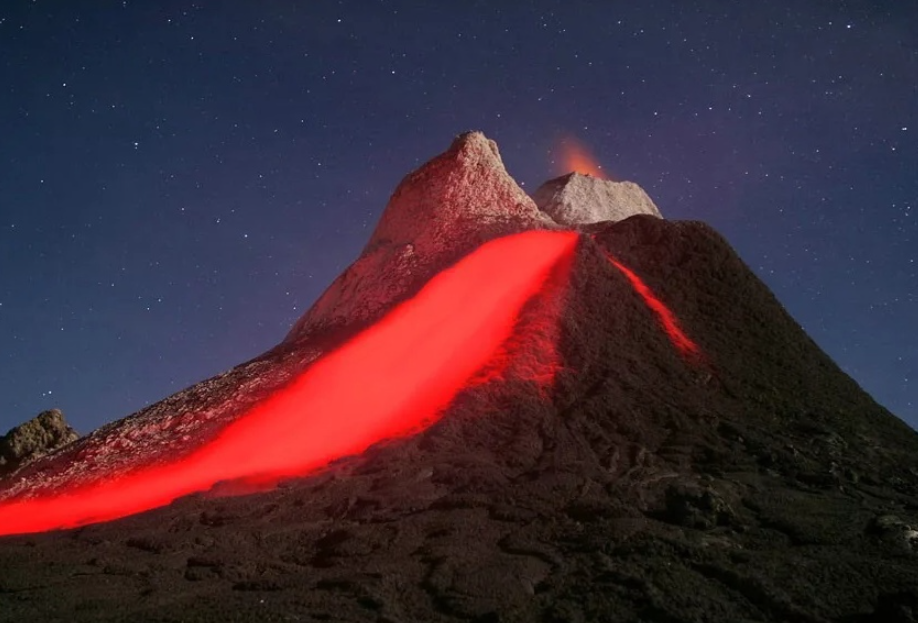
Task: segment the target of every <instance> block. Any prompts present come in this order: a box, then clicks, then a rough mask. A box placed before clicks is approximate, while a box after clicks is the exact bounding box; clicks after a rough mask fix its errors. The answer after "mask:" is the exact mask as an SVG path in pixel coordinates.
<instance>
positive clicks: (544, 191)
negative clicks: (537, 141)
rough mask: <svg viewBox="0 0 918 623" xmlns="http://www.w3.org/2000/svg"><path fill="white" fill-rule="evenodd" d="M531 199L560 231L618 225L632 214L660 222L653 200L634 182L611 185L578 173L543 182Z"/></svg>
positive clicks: (608, 181) (661, 216)
mask: <svg viewBox="0 0 918 623" xmlns="http://www.w3.org/2000/svg"><path fill="white" fill-rule="evenodd" d="M532 198H533V200H534V201H535V203H536V205H537V206H538V207H539V209H540V210H542V211H543V212H545V214H547V215H548V216H549V217H551V218H552V219H553V220H554V221H555V222H557V223H558V224H559V225H562V226H564V227H572V228H577V227H579V226H582V225H590V224H592V223H599V222H602V221H621V220H624V219H626V218H628V217H629V216H634V215H635V214H650V215H651V216H656V217H658V218H663V215H662V214H660V210H659V209H657V206H656V205H654V203H653V200H651V198H650V197H649V196H647V193H646V192H644V189H642V188H641V187H640V186H638V185H637V184H635V183H634V182H613V181H611V180H604V179H600V178H598V177H593V176H592V175H583V174H580V173H568V174H567V175H562V176H561V177H556V178H555V179H552V180H549V181H547V182H545V183H544V184H542V185H541V186H539V188H538V190H536V191H535V194H533V196H532Z"/></svg>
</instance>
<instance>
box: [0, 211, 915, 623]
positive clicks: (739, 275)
mask: <svg viewBox="0 0 918 623" xmlns="http://www.w3.org/2000/svg"><path fill="white" fill-rule="evenodd" d="M584 229H585V231H584V233H583V234H582V235H581V237H580V240H579V243H578V246H577V249H576V252H575V254H574V256H573V258H572V261H571V262H570V265H569V266H566V267H564V269H563V270H559V271H556V272H555V273H554V274H553V276H552V280H551V283H550V284H549V285H550V286H551V287H547V288H546V289H545V290H544V291H543V293H542V294H540V295H537V296H536V297H534V298H533V299H532V300H531V301H530V303H529V304H528V305H527V306H526V307H525V308H524V311H523V313H522V315H521V317H520V319H519V321H518V322H517V325H516V330H515V334H514V337H513V338H511V340H510V341H509V342H508V344H507V345H506V346H505V349H504V353H503V357H502V358H501V359H502V361H500V362H498V363H497V364H495V366H493V367H492V368H491V369H489V370H486V371H484V372H483V373H482V374H480V375H479V376H478V377H477V378H476V379H475V382H473V383H471V384H470V385H469V386H468V387H467V388H466V389H465V390H464V391H462V392H461V393H460V394H459V395H458V396H457V397H456V398H455V399H454V400H453V402H452V404H451V406H450V407H449V409H448V410H447V411H446V413H445V414H444V416H443V417H442V418H441V419H440V420H439V421H437V422H436V423H435V424H433V425H432V426H431V427H430V428H428V429H426V430H424V431H422V432H420V433H419V434H417V435H415V436H413V437H410V438H407V439H400V440H394V441H389V442H381V443H379V444H376V445H374V446H373V447H371V448H370V449H369V450H367V451H366V452H364V453H363V454H361V455H359V456H355V457H348V458H344V459H341V460H339V461H337V462H335V463H334V464H332V466H331V467H330V468H329V469H328V470H325V471H323V472H320V473H318V474H315V475H313V476H311V477H307V478H302V479H298V480H294V481H291V482H289V483H286V484H284V485H283V486H281V487H280V488H278V489H277V490H274V491H270V492H267V493H258V494H253V495H247V496H238V495H234V496H233V497H219V496H221V495H229V494H239V493H241V492H243V491H242V490H241V489H240V488H233V485H229V484H228V485H224V486H223V487H222V488H218V489H217V490H215V491H213V492H211V493H210V494H207V495H200V494H199V495H194V496H190V497H187V498H183V499H181V500H178V501H177V502H175V503H173V504H172V505H170V506H168V507H164V508H160V509H157V510H153V511H150V512H147V513H144V514H141V515H136V516H133V517H128V518H125V519H122V520H119V521H115V522H110V523H104V524H97V525H92V526H87V527H84V528H79V529H77V530H72V531H66V532H57V533H47V534H40V535H30V536H21V537H5V538H3V539H0V569H3V571H2V572H0V620H10V621H13V620H24V619H36V618H41V619H45V620H54V619H56V618H57V619H61V620H87V621H88V620H94V621H96V620H113V621H114V620H128V619H130V620H159V621H179V620H182V621H227V620H240V621H241V620H264V621H291V620H300V621H311V620H334V621H421V620H423V621H460V620H473V621H597V620H616V621H740V620H756V621H806V622H810V621H812V622H816V621H839V622H842V621H844V622H846V623H855V622H865V623H866V622H868V621H913V620H915V613H918V588H916V587H918V532H916V531H915V528H916V527H918V460H916V457H918V435H916V434H915V433H914V431H912V430H911V429H909V428H908V427H907V426H906V425H905V424H904V423H902V422H901V421H899V420H898V419H896V418H895V417H894V416H892V415H891V414H890V413H888V412H887V411H886V410H885V409H883V408H882V407H880V406H879V405H877V404H876V403H875V402H874V401H873V400H872V399H871V398H870V397H869V396H868V395H867V394H866V393H864V392H863V391H862V390H861V389H860V388H859V387H858V386H857V384H856V383H854V382H853V381H852V380H851V379H850V378H849V377H847V376H846V375H845V374H844V373H843V372H841V370H839V369H838V367H837V366H836V365H835V364H834V363H832V361H831V360H830V359H829V358H828V357H826V355H825V354H824V353H822V352H821V351H820V349H819V348H818V347H817V346H816V345H815V344H814V343H813V342H812V340H810V339H809V338H808V337H807V336H806V334H805V333H804V332H803V331H802V329H801V328H800V327H799V325H797V323H796V322H794V320H793V319H792V318H791V317H790V316H789V315H788V314H787V313H786V312H785V310H784V309H783V308H782V307H781V305H780V304H779V303H778V302H777V300H776V299H775V298H774V296H773V295H772V294H771V293H770V292H769V291H768V289H767V287H766V286H765V285H764V284H763V283H762V282H761V281H760V280H758V279H757V278H756V277H755V275H754V274H753V273H752V272H751V271H750V270H749V269H748V267H746V266H745V265H744V264H743V262H742V261H741V260H740V259H739V257H738V256H737V255H736V254H735V253H734V252H733V250H732V249H731V248H730V247H729V245H728V244H727V243H726V241H724V240H723V239H722V238H721V237H720V236H719V235H718V234H717V233H716V232H714V231H713V230H712V229H711V228H710V227H708V226H706V225H704V224H702V223H694V222H669V221H665V220H662V219H659V218H656V217H652V216H634V217H631V218H628V219H626V220H624V221H621V222H617V223H599V224H595V225H590V226H588V227H584ZM608 256H612V257H613V258H615V259H616V260H617V261H618V262H620V264H621V265H622V266H625V267H627V268H628V269H630V270H631V271H633V273H634V275H635V276H636V277H637V278H638V279H640V280H641V281H642V282H643V283H644V284H646V287H647V288H648V289H649V291H650V292H651V293H652V294H654V295H656V296H657V297H658V298H659V300H660V302H661V304H663V305H665V306H666V307H667V308H668V309H670V310H671V312H672V316H673V317H674V319H675V320H676V321H677V322H678V325H679V327H680V328H681V330H683V331H684V333H685V335H686V336H688V337H689V338H690V339H691V340H693V341H694V342H695V343H696V344H697V345H698V349H699V353H698V356H686V354H685V353H684V352H682V351H680V349H679V348H678V347H677V346H676V345H675V344H674V342H673V341H672V340H671V339H670V337H669V336H668V334H667V332H666V331H665V330H664V327H663V326H662V325H661V322H660V316H659V314H658V313H656V312H655V311H654V310H653V309H652V308H651V307H650V306H648V304H647V301H646V299H645V297H644V296H642V295H641V294H640V293H639V292H638V291H637V290H636V289H635V287H634V285H633V283H632V281H631V280H630V279H629V278H628V276H627V275H626V274H624V273H623V271H622V270H621V269H619V268H617V267H616V266H615V265H613V264H612V263H611V262H610V261H609V259H608ZM547 377H548V378H550V379H551V381H552V382H551V383H546V382H545V378H547ZM358 389H359V388H357V387H355V391H357V390H358Z"/></svg>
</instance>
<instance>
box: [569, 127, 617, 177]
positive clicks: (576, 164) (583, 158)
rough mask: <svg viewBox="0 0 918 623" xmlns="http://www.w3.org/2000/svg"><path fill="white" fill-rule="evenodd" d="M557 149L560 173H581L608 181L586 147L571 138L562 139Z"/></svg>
mask: <svg viewBox="0 0 918 623" xmlns="http://www.w3.org/2000/svg"><path fill="white" fill-rule="evenodd" d="M559 149H560V151H561V169H562V170H561V173H562V174H564V173H582V174H584V175H592V176H593V177H599V178H602V179H604V180H607V179H610V178H609V176H608V175H606V174H605V173H604V172H603V170H602V167H601V166H600V164H599V162H598V161H597V160H596V158H594V157H593V154H591V153H590V150H589V149H587V147H586V145H584V144H583V143H581V142H580V141H578V140H577V139H575V138H573V137H570V136H568V137H566V138H564V139H563V140H562V141H561V143H560V145H559Z"/></svg>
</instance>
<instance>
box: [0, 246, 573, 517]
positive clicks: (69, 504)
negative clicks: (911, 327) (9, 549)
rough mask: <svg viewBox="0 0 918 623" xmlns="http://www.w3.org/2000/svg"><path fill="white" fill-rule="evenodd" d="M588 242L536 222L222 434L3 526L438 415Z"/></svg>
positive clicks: (251, 474) (143, 498)
mask: <svg viewBox="0 0 918 623" xmlns="http://www.w3.org/2000/svg"><path fill="white" fill-rule="evenodd" d="M576 243H577V234H576V233H574V232H545V231H529V232H525V233H521V234H516V235H513V236H507V237H505V238H501V239H498V240H494V241H491V242H488V243H486V244H484V245H482V246H481V247H479V248H478V249H476V250H475V251H474V252H473V253H471V254H470V255H469V256H467V257H465V258H464V259H462V260H461V261H460V262H458V263H457V264H456V265H454V266H453V267H451V268H448V269H446V270H444V271H442V272H441V273H439V274H438V275H437V276H435V277H434V278H433V279H431V280H430V282H428V283H427V284H426V285H425V286H424V288H423V289H422V290H421V291H420V292H419V293H418V294H417V295H416V296H415V297H414V298H412V299H410V300H409V301H406V302H405V303H403V304H401V305H399V306H398V307H396V308H394V309H393V310H392V311H391V312H389V313H388V314H387V315H386V316H385V317H384V318H383V319H382V320H380V321H379V322H378V323H376V324H375V325H373V326H371V327H370V328H368V329H366V330H365V331H363V332H361V333H360V334H358V335H357V336H356V337H354V338H353V339H352V340H350V341H348V342H347V343H346V344H344V345H343V346H342V347H340V348H339V349H337V350H335V351H333V352H331V353H329V354H327V355H326V356H324V357H322V358H321V359H319V360H318V361H317V362H316V363H315V364H313V365H312V366H311V367H310V368H309V369H308V370H307V371H306V372H304V373H303V374H301V375H300V376H299V377H297V378H296V379H295V380H294V381H292V382H291V383H290V384H289V385H288V386H286V387H284V388H283V389H281V390H279V391H277V392H276V393H274V394H273V395H272V396H270V397H269V398H267V399H265V400H264V401H262V402H261V403H259V404H257V405H256V406H255V407H253V408H252V409H251V410H250V411H249V412H248V413H246V414H245V415H243V416H242V417H241V418H240V419H238V420H236V421H235V422H234V423H233V424H231V425H229V426H227V427H226V429H224V430H223V431H222V432H221V434H220V435H219V436H218V437H217V438H216V439H215V440H214V441H213V442H211V443H210V444H208V445H206V446H204V447H203V448H201V449H199V450H197V451H195V452H193V453H192V454H190V455H188V456H187V457H185V458H183V459H180V460H176V461H174V462H173V463H169V464H165V465H157V466H150V467H146V468H141V469H139V470H135V471H132V472H130V473H124V474H110V475H106V476H107V478H106V479H104V480H102V481H100V482H99V483H98V484H93V485H88V486H83V487H79V488H76V489H73V490H70V491H65V492H62V493H59V494H47V495H38V496H35V497H31V498H29V497H23V498H19V499H13V500H10V501H7V502H5V503H0V534H17V533H30V532H41V531H46V530H53V529H59V528H69V527H75V526H79V525H85V524H89V523H96V522H101V521H108V520H112V519H116V518H119V517H124V516H126V515H131V514H134V513H138V512H141V511H145V510H149V509H152V508H156V507H159V506H164V505H166V504H169V503H170V502H171V501H173V500H175V499H176V498H178V497H180V496H183V495H187V494H190V493H193V492H199V491H206V490H208V489H210V488H211V487H212V486H213V485H214V484H216V483H218V482H221V481H231V480H237V479H260V480H269V479H277V478H281V477H287V476H296V475H302V474H306V473H309V472H310V471H313V470H315V469H317V468H320V467H322V466H324V465H326V464H327V463H328V462H330V461H331V460H333V459H335V458H338V457H341V456H345V455H348V454H357V453H360V452H362V451H363V450H365V449H366V448H367V447H369V446H370V445H372V444H373V443H375V442H377V441H379V440H381V439H385V438H391V437H399V436H404V435H408V434H411V433H414V432H417V431H418V430H420V429H422V428H423V427H425V426H429V425H430V424H431V423H432V422H433V421H434V420H435V419H436V417H437V416H438V414H439V413H440V412H441V411H442V410H443V409H444V408H445V407H446V406H448V404H449V403H450V401H451V400H452V399H453V397H454V396H455V395H456V393H457V392H458V391H459V390H460V389H462V388H463V387H464V386H465V384H466V383H467V382H468V381H469V380H470V379H471V378H473V375H474V374H475V373H476V371H478V370H480V369H482V367H483V366H485V365H486V364H487V363H488V361H489V360H490V359H491V357H492V356H493V355H494V354H495V353H498V352H499V349H500V348H501V347H502V345H503V344H504V343H505V342H506V341H507V340H508V338H509V337H510V336H511V335H512V333H513V330H514V325H515V323H516V320H517V317H518V315H519V313H520V310H521V309H522V308H523V306H524V304H525V303H526V302H527V301H528V300H530V299H531V298H532V297H533V296H534V295H536V294H538V293H539V292H540V290H541V289H542V287H543V285H544V284H545V282H546V280H547V279H548V278H549V276H550V275H551V274H552V271H553V269H554V268H555V267H556V266H557V265H559V263H560V262H562V261H564V260H569V259H570V258H571V257H572V255H573V252H574V249H575V247H576ZM495 267H499V270H495Z"/></svg>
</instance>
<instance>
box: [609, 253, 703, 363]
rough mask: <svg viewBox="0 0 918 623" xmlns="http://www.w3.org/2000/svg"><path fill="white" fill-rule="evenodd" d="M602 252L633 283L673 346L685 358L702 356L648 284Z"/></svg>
mask: <svg viewBox="0 0 918 623" xmlns="http://www.w3.org/2000/svg"><path fill="white" fill-rule="evenodd" d="M600 249H601V250H602V252H603V253H604V254H605V256H606V259H608V260H609V262H610V263H611V264H612V265H613V266H615V268H617V269H618V270H619V271H621V273H622V274H623V275H625V277H626V278H627V279H628V281H629V282H630V283H631V287H633V288H634V290H635V292H637V293H638V294H640V295H641V298H642V299H644V303H646V304H647V307H649V308H650V309H651V310H652V311H653V313H655V314H656V315H657V318H658V319H659V321H660V324H661V325H662V326H663V330H664V331H666V335H667V336H668V337H669V341H670V342H672V344H673V346H675V347H676V349H677V350H678V351H679V352H680V353H681V354H682V355H683V356H684V357H698V356H700V355H701V349H700V348H698V345H697V344H696V343H695V342H693V341H692V340H691V339H690V338H689V337H688V336H687V335H686V334H685V332H683V331H682V329H681V328H680V327H679V322H678V321H677V320H676V316H675V314H673V312H672V311H671V310H670V309H669V308H668V307H667V306H666V305H665V304H664V303H663V301H661V300H660V299H659V298H657V296H656V295H655V294H654V293H653V291H652V290H651V289H650V288H649V287H647V284H645V283H644V281H643V280H642V279H641V278H640V277H638V276H637V275H636V274H635V273H634V271H632V270H631V269H629V268H628V267H627V266H625V265H624V264H622V263H621V262H619V261H618V260H616V259H615V258H614V257H613V256H612V255H611V254H610V253H608V252H607V251H606V250H605V249H602V247H600Z"/></svg>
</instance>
